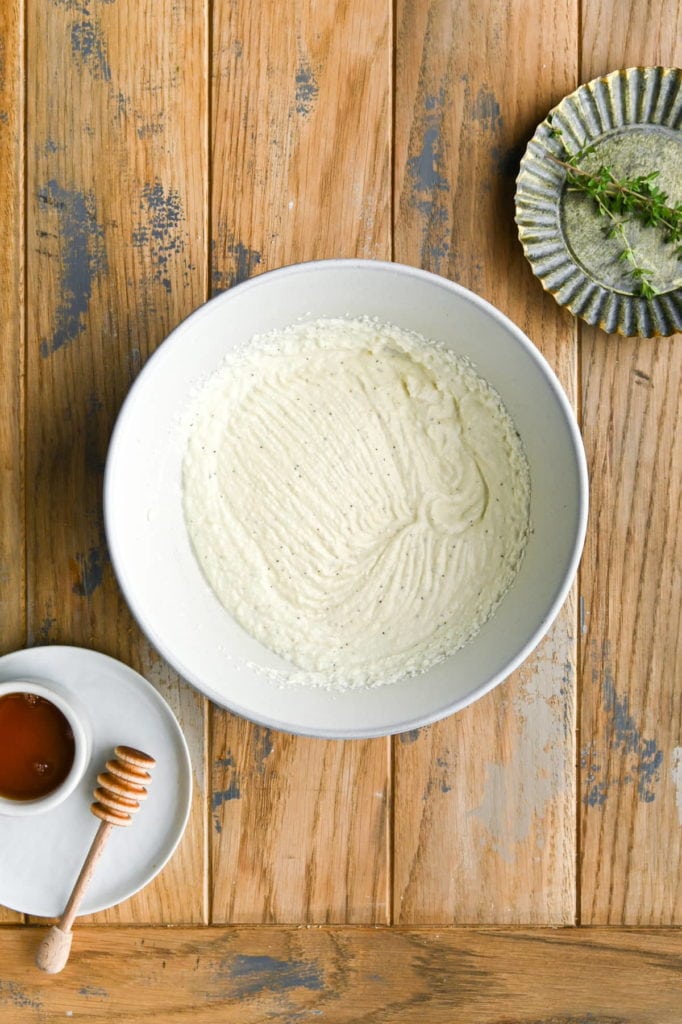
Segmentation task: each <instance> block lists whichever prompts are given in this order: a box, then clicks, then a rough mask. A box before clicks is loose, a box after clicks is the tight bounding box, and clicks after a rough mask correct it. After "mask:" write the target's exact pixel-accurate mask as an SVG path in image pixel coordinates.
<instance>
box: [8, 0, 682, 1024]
mask: <svg viewBox="0 0 682 1024" xmlns="http://www.w3.org/2000/svg"><path fill="white" fill-rule="evenodd" d="M681 62H682V0H582V3H580V2H576V0H431V2H429V0H396V2H395V3H393V2H392V0H154V2H148V3H142V2H140V0H3V3H2V5H1V7H0V145H1V146H2V157H1V159H0V200H1V211H2V225H3V245H2V247H0V267H1V273H0V277H1V279H2V281H3V289H2V297H1V299H0V302H1V317H0V332H1V335H0V339H1V340H0V410H1V413H0V645H1V647H2V650H3V652H4V651H9V650H12V649H16V648H21V647H25V646H27V645H28V646H30V645H37V644H53V643H69V644H79V645H84V646H88V647H94V648H96V649H98V650H101V651H104V652H106V653H109V654H111V655H114V656H115V657H117V658H120V659H122V660H123V661H125V662H127V663H129V664H131V665H132V666H134V667H135V668H136V669H138V670H139V671H140V672H142V673H143V674H144V675H145V676H146V677H147V678H148V679H149V680H151V681H152V683H153V684H154V685H155V686H157V687H158V689H159V690H160V692H161V693H162V694H163V695H164V697H166V699H167V700H169V702H170V703H171V705H172V707H173V708H174V710H175V712H176V714H177V715H178V718H179V720H180V722H181V724H182V727H183V729H184V731H185V734H186V736H187V739H188V741H189V744H190V747H191V752H192V758H193V765H194V781H195V796H194V803H193V808H192V814H191V819H190V824H189V827H188V829H187V832H186V834H185V837H184V839H183V841H182V844H181V846H180V848H179V850H178V852H177V853H176V855H175V857H174V859H173V860H172V861H171V863H170V864H169V865H168V866H167V867H166V869H165V870H164V871H163V872H162V873H161V875H160V876H159V877H158V878H157V880H156V881H155V882H154V883H153V884H151V885H150V886H149V887H148V888H146V889H145V890H144V891H143V892H141V893H140V894H139V895H138V896H136V897H134V898H133V899H131V900H129V901H128V902H126V903H124V904H122V905H120V906H118V907H115V908H114V909H112V910H110V911H108V912H106V913H102V914H99V915H97V918H96V920H95V921H93V922H92V923H91V926H90V927H86V926H85V924H83V925H79V927H78V929H77V933H76V938H75V942H74V952H73V956H72V961H71V963H70V965H69V967H68V968H67V970H66V971H65V972H64V973H63V974H62V975H60V976H58V977H46V976H42V975H39V974H38V973H37V971H36V970H35V969H34V968H33V966H32V954H33V949H34V947H35V944H36V942H37V939H38V935H39V934H40V933H39V931H38V930H37V928H36V927H35V925H36V923H35V922H22V920H21V919H20V918H19V917H18V915H16V914H13V913H10V912H9V911H4V912H3V911H0V920H2V922H3V928H2V930H1V931H0V942H1V946H0V1021H2V1024H11V1022H15V1021H16V1022H21V1024H24V1022H32V1021H41V1022H43V1021H53V1020H54V1021H56V1020H62V1019H64V1018H65V1017H66V1018H68V1017H74V1019H75V1018H78V1019H79V1020H93V1021H94V1020H100V1019H101V1020H106V1021H109V1022H115V1021H139V1020H147V1019H154V1020H160V1021H163V1022H176V1021H181V1020H182V1021H185V1020H187V1021H189V1020H191V1021H193V1022H208V1021H211V1022H213V1021H221V1022H222V1021H235V1022H236V1021H239V1022H251V1021H254V1022H257V1021H258V1022H259V1021H265V1020H271V1019H272V1020H277V1021H302V1020H308V1019H310V1020H313V1019H317V1018H318V1017H319V1019H320V1020H321V1021H325V1022H342V1021H343V1022H346V1021H348V1022H349V1021H373V1022H379V1021H387V1022H401V1021H413V1020H415V1019H416V1020H423V1021H425V1022H441V1021H442V1022H448V1024H452V1022H475V1024H488V1022H490V1024H492V1022H496V1024H521V1022H523V1024H531V1022H532V1024H588V1022H589V1024H632V1022H650V1024H667V1022H676V1024H679V1022H680V1021H682V970H681V967H680V965H681V963H682V961H680V954H681V953H682V935H681V934H680V932H679V931H675V930H674V928H675V926H679V925H680V924H681V923H682V882H681V881H680V855H681V853H682V685H680V682H679V679H678V676H679V673H680V670H681V669H682V646H681V643H680V635H681V628H680V627H681V625H682V623H681V621H680V620H681V594H682V586H681V575H680V574H681V566H682V526H681V523H682V516H681V511H682V504H681V503H682V459H681V458H680V449H679V439H678V438H677V436H676V435H677V433H678V429H679V418H680V388H681V380H680V378H681V374H682V342H681V340H680V339H679V338H677V339H670V340H662V341H642V340H624V339H618V338H615V337H606V336H605V335H604V334H602V333H600V332H599V331H597V330H592V329H588V328H586V327H584V326H582V325H581V324H578V323H576V321H575V320H573V319H572V318H571V316H570V315H569V314H568V313H566V312H565V311H563V310H561V309H559V308H558V307H557V306H556V305H555V303H554V301H553V300H552V299H551V298H550V297H548V296H546V295H545V294H544V293H543V292H542V289H541V287H540V285H539V284H538V282H537V281H536V280H535V279H534V277H533V276H532V274H531V272H530V270H529V268H528V266H527V265H526V262H525V260H524V257H523V255H522V252H521V248H520V245H519V243H518V240H517V238H516V233H515V230H514V224H513V192H514V177H515V173H516V169H517V166H518V161H519V157H520V154H521V153H522V151H523V149H524V147H525V144H526V141H527V140H528V138H529V136H530V135H531V133H532V131H533V129H534V127H535V125H536V123H537V122H538V121H540V120H541V119H542V118H543V117H544V116H545V114H546V113H547V111H548V110H549V108H550V107H551V106H552V105H553V104H554V103H556V102H557V101H558V100H559V99H560V98H561V97H562V96H563V95H565V94H566V93H568V92H570V91H571V90H572V89H573V88H574V87H575V86H576V85H577V84H578V83H579V82H580V81H586V80H588V79H590V78H593V77H594V76H596V75H599V74H602V73H605V72H607V71H610V70H613V69H615V68H619V67H628V66H631V65H635V64H656V63H659V64H664V65H675V64H679V63H681ZM331 256H364V257H372V258H381V259H395V260H398V261H401V262H404V263H409V264H414V265H417V266H423V267H426V268H428V269H430V270H434V271H437V272H439V273H441V274H443V275H445V276H446V277H449V278H452V279H453V280H456V281H459V282H460V283H462V284H464V285H466V286H467V287H469V288H472V289H474V290H475V291H477V292H478V293H479V294H481V295H483V296H485V297H486V298H487V299H489V300H490V301H492V302H493V303H495V305H497V306H498V307H499V308H500V309H502V310H503V311H504V312H505V313H507V314H508V315H509V316H510V317H511V318H512V319H513V320H515V321H516V322H517V323H518V324H519V325H520V326H521V327H522V328H523V330H525V331H526V332H527V333H528V335H529V336H530V337H531V338H532V339H533V340H534V341H535V343H536V344H537V345H538V346H539V347H540V348H541V349H542V351H543V352H544V353H545V355H546V356H547V358H548V359H549V361H550V362H551V364H552V365H553V367H554V368H555V369H556V371H557V372H558V374H559V376H560V377H561V379H562V381H563V384H564V386H565V388H566V389H567V391H568V394H569V396H570V397H571V399H572V401H573V402H574V403H575V405H576V408H577V411H578V414H579V417H580V422H581V426H582V430H583V434H584V438H585V444H586V447H587V453H588V460H589V468H590V476H591V481H592V511H591V517H590V527H589V535H588V540H587V546H586V549H585V554H584V558H583V561H582V568H581V572H580V578H579V581H578V585H577V587H576V588H575V589H574V592H573V594H572V596H571V598H570V600H569V601H568V602H567V604H566V606H565V608H564V610H563V612H562V614H561V615H560V617H559V619H558V621H557V622H556V624H555V625H554V627H553V628H552V630H551V633H550V635H549V636H548V637H547V639H546V640H545V642H544V643H543V644H542V645H541V646H540V648H539V649H538V651H537V652H536V654H535V655H534V656H533V657H532V658H531V659H530V660H529V661H528V662H527V663H526V665H525V666H524V667H523V668H522V669H521V670H520V671H518V672H517V673H516V674H515V676H514V677H513V678H511V679H510V680H508V681H507V682H506V683H504V684H503V685H502V686H500V687H499V688H498V689H497V690H496V691H495V692H494V693H492V694H490V695H489V696H487V697H485V698H484V699H483V700H481V701H479V702H478V703H477V704H476V705H475V706H473V707H471V708H469V709H468V710H466V711H464V712H462V713H460V714H458V715H456V716H454V717H452V718H450V719H448V720H446V721H444V722H442V723H440V724H438V725H435V726H432V727H430V728H427V729H422V730H418V731H415V732H413V733H409V734H407V735H403V736H400V737H397V738H394V739H392V740H391V739H386V740H372V741H369V742H365V741H363V742H344V743H342V742H322V741H319V740H309V739H300V738H295V737H293V736H289V735H283V734H278V733H275V732H271V731H268V730H265V729H262V728H259V727H258V726H255V725H251V724H250V723H248V722H245V721H242V720H240V719H238V718H236V717H234V716H232V715H230V714H228V713H226V712H224V711H221V710H219V709H217V708H214V707H211V706H209V704H208V703H207V702H206V701H205V700H204V699H203V698H202V697H201V696H200V695H199V694H198V693H197V692H196V691H194V690H193V689H191V688H190V687H189V686H188V685H186V684H185V683H184V682H183V681H182V680H180V679H178V677H177V676H176V675H175V674H174V673H173V671H172V670H171V669H170V668H169V666H168V665H167V664H166V663H165V662H164V661H163V660H162V659H161V658H160V657H159V655H158V654H156V653H155V651H154V650H153V649H152V648H151V647H150V646H149V644H148V643H147V642H146V641H145V639H144V638H143V637H142V636H141V635H140V632H139V631H138V629H137V628H136V627H135V626H134V624H133V622H132V620H131V618H130V615H129V613H128V611H127V608H126V605H125V603H124V601H123V599H122V597H121V594H120V592H119V590H118V588H117V584H116V581H115V579H114V576H113V573H112V569H111V566H110V564H109V560H108V556H107V549H106V545H105V541H104V537H103V532H102V506H101V491H102V470H103V466H104V460H105V456H106V451H107V443H108V439H109V435H110V432H111V428H112V424H113V422H114V419H115V416H116V413H117V411H118V409H119V407H120V405H121V402H122V400H123V398H124V396H125V394H126V392H127V390H128V388H129V387H130V385H131V383H132V381H133V380H134V379H135V376H136V374H137V373H138V372H139V370H140V367H141V366H142V365H143V364H144V362H145V360H146V359H147V357H148V356H149V354H150V353H151V352H152V351H153V350H154V348H155V347H156V346H157V345H158V344H159V343H160V342H161V340H162V339H163V337H164V336H165V335H166V334H167V333H168V331H169V330H170V329H171V328H172V327H173V326H174V325H175V324H176V323H178V321H179V320H180V319H181V318H183V317H184V316H185V315H186V314H188V313H189V312H190V311H191V310H193V309H194V308H195V307H196V306H198V305H199V304H200V303H202V302H203V301H204V300H205V299H207V298H208V297H209V296H210V295H211V294H215V293H216V292H217V291H220V290H222V289H226V288H229V287H231V286H232V285H234V284H235V283H237V282H238V281H241V280H243V279H244V278H246V277H248V276H249V275H251V274H256V273H260V272H261V271H264V270H266V269H269V268H273V267H277V266H281V265H283V264H287V263H292V262H295V261H298V260H306V259H311V258H316V257H331ZM32 925H33V927H32ZM576 925H578V926H579V927H574V926H576ZM168 926H173V927H168ZM207 926H210V927H207Z"/></svg>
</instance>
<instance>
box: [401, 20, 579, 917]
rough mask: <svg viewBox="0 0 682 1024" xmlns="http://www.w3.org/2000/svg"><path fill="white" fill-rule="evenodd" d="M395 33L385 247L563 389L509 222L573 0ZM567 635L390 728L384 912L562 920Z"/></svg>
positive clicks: (566, 70)
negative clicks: (516, 341)
mask: <svg viewBox="0 0 682 1024" xmlns="http://www.w3.org/2000/svg"><path fill="white" fill-rule="evenodd" d="M396 40H397V54H396V60H397V65H396V66H397V80H396V131H395V146H396V159H395V165H396V201H395V210H396V222H395V254H396V259H398V260H400V261H401V262H405V263H415V264H420V265H421V266H423V267H426V268H427V269H429V270H433V271H436V272H438V273H441V274H443V275H445V276H446V277H449V278H451V279H453V280H456V281H458V282H459V283H461V284H463V285H466V286H467V287H469V288H471V289H473V290H474V291H476V292H478V293H479V294H480V295H482V296H484V297H485V298H487V299H489V300H490V301H491V302H493V303H494V304H495V305H496V306H497V307H498V308H500V309H501V310H502V311H503V312H505V313H506V314H507V315H509V316H510V317H511V318H512V319H513V320H514V321H515V322H516V323H517V324H518V325H519V326H520V327H521V328H522V329H523V330H525V331H526V333H527V334H528V335H529V337H530V338H531V339H532V340H533V341H534V342H535V343H536V344H537V345H538V346H539V347H540V348H541V349H542V351H543V353H544V354H545V356H546V357H547V358H548V359H549V361H550V363H551V364H552V366H553V367H554V368H555V370H556V371H557V373H558V374H559V376H560V378H561V380H562V382H563V384H564V386H565V388H566V389H567V392H568V394H569V396H570V397H571V398H575V394H576V387H575V385H576V375H577V364H576V346H575V338H574V329H573V325H572V322H571V320H570V318H569V317H568V315H567V314H565V313H564V312H562V311H560V310H558V309H557V307H556V305H555V304H554V302H553V300H552V299H551V298H548V296H546V295H545V294H544V293H542V292H541V289H540V286H539V285H538V283H537V281H535V280H534V278H533V277H532V275H531V273H530V270H529V268H528V267H527V265H526V263H525V260H524V258H523V255H522V252H521V249H520V246H519V243H518V240H517V237H516V232H515V227H514V222H513V213H514V206H513V193H514V178H515V175H516V171H517V169H518V161H519V158H520V156H521V154H522V152H523V150H524V148H525V145H526V142H527V140H528V138H529V137H530V135H531V134H532V132H533V130H534V127H535V125H536V124H537V122H538V121H540V120H541V119H542V118H543V117H544V116H545V114H546V112H547V110H548V109H549V108H550V107H551V106H552V105H553V103H555V102H556V101H557V100H559V99H560V98H561V96H562V95H563V94H564V93H566V92H568V91H570V90H571V89H572V88H573V87H574V86H575V84H576V81H575V76H576V58H575V54H576V52H577V12H576V9H575V5H574V4H573V3H572V2H570V0H563V2H561V3H559V4H558V5H557V4H556V3H554V2H550V0H542V2H539V3H538V2H536V0H534V2H530V0H526V2H518V3H515V4H489V5H483V6H482V5H481V4H480V3H476V2H473V0H471V2H463V3H459V4H450V3H446V2H442V0H433V2H430V3H423V4H413V3H410V2H408V0H399V3H398V7H397V31H396ZM575 633H576V630H575V604H574V599H573V598H571V599H569V601H568V602H567V604H566V606H565V608H564V611H563V612H562V614H561V615H560V617H559V619H558V620H557V622H556V624H555V626H554V628H553V629H552V631H551V633H550V635H549V637H548V638H547V639H546V640H545V641H544V643H543V644H542V645H541V647H540V648H539V649H538V651H537V653H536V655H535V656H534V657H533V658H531V659H530V660H529V661H528V662H527V663H526V665H525V666H524V667H523V669H522V670H521V671H519V672H517V673H516V674H515V676H514V677H513V678H512V679H510V680H508V681H507V682H505V683H504V684H503V685H502V686H501V687H499V688H498V689H497V690H496V691H495V692H493V693H491V694H489V695H488V696H487V697H485V698H484V699H483V700H481V701H480V702H478V703H477V704H476V705H474V706H472V707H471V708H468V709H466V710H465V711H464V712H461V713H460V714H458V715H456V716H455V717H454V718H451V719H449V720H446V721H444V722H442V723H439V724H438V725H436V726H432V727H430V728H429V729H425V730H422V731H421V732H419V733H417V734H414V735H406V736H403V737H400V738H398V739H396V741H395V822H396V825H395V890H394V891H395V906H396V908H397V909H396V920H397V921H399V922H401V923H405V924H408V923H419V924H425V923H432V922H433V923H436V922H438V923H449V922H454V923H458V924H462V923H488V922H496V923H524V924H527V923H531V924H547V923H552V924H568V923H573V920H574V914H575V780H574V734H573V725H574V711H575V655H576V650H575V647H576V640H575Z"/></svg>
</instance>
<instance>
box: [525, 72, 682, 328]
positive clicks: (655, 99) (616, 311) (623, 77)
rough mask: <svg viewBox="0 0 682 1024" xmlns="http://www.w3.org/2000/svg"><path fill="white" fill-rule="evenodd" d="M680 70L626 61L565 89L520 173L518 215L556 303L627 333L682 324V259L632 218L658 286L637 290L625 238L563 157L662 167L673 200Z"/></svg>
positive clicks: (641, 168) (679, 165) (625, 171)
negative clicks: (615, 233)
mask: <svg viewBox="0 0 682 1024" xmlns="http://www.w3.org/2000/svg"><path fill="white" fill-rule="evenodd" d="M681 85H682V71H681V70H680V69H679V68H660V67H650V68H627V69H623V70H619V71H613V72H612V73H611V74H608V75H606V76H604V77H603V78H595V79H594V80H593V81H591V82H588V83H587V84H586V85H581V86H580V87H579V88H578V89H576V91H575V92H573V93H571V94H570V95H569V96H566V97H565V98H564V99H563V100H561V102H560V103H559V104H558V105H557V106H556V107H554V109H553V110H551V111H550V113H549V114H548V116H547V117H546V118H545V120H544V121H543V122H542V123H541V124H540V125H538V127H537V129H536V131H535V134H534V135H533V138H532V139H531V140H530V142H529V144H528V147H527V149H526V152H525V154H524V156H523V159H522V161H521V167H520V170H519V175H518V178H517V181H516V223H517V226H518V231H519V238H520V240H521V244H522V246H523V250H524V252H525V254H526V257H527V259H528V261H529V262H530V265H531V267H532V269H533V273H534V274H535V275H536V277H538V278H539V280H540V282H541V284H542V286H543V288H545V290H546V291H548V292H551V294H552V295H553V296H554V298H555V299H556V301H557V302H558V303H559V304H560V305H562V306H565V307H566V308H567V309H569V310H570V311H571V312H572V313H574V314H575V315H576V316H579V317H581V319H583V320H585V321H586V322H587V323H588V324H591V325H593V326H597V327H600V328H602V330H604V331H606V332H607V333H609V334H613V333H618V334H622V335H626V336H628V337H644V338H649V337H656V336H668V335H670V334H674V333H675V332H676V331H680V330H682V261H681V260H680V259H679V258H678V257H677V256H676V254H675V246H674V245H672V244H670V243H669V242H666V241H665V238H664V235H663V232H662V231H660V230H659V229H656V228H652V227H648V226H645V225H643V224H640V223H639V222H635V221H632V220H627V221H625V222H624V227H625V230H626V233H627V238H628V242H629V243H630V245H631V246H632V248H633V249H634V250H635V251H636V253H637V256H638V261H639V262H640V264H641V265H642V266H645V267H647V268H650V269H651V270H652V271H653V275H654V276H653V278H652V280H653V282H654V283H655V285H656V288H657V290H658V292H659V294H657V295H655V296H654V297H653V298H650V299H647V298H644V297H642V296H641V295H639V294H638V293H637V292H638V285H637V282H636V280H634V279H633V277H632V275H631V273H630V270H629V267H628V265H627V262H625V261H624V260H623V259H622V258H621V254H622V251H623V246H622V242H621V241H620V240H619V239H618V238H616V237H609V234H608V227H609V225H608V222H606V223H605V221H606V218H604V217H600V216H599V213H598V210H597V207H596V204H595V203H594V200H593V199H591V198H590V197H589V196H586V195H584V194H583V193H581V192H578V191H576V190H573V189H570V188H567V186H566V168H564V167H562V166H561V165H560V164H559V163H557V162H556V161H555V160H553V159H552V157H553V156H554V157H558V158H564V159H565V158H566V155H568V156H573V155H574V154H576V153H578V152H579V151H582V150H583V149H585V148H589V150H590V152H589V153H587V154H586V155H585V156H584V157H581V158H580V160H579V163H578V166H579V167H582V168H584V169H586V170H596V169H597V168H598V167H599V166H600V165H601V164H606V165H610V166H611V167H612V168H613V170H614V172H615V174H616V175H617V176H618V177H619V178H623V177H627V178H631V177H636V176H638V175H642V174H649V173H650V172H652V171H654V170H656V171H658V172H659V177H658V178H657V179H656V180H657V183H658V184H659V185H660V187H661V188H662V189H663V190H664V191H665V192H666V193H667V195H668V197H669V200H670V202H671V204H674V203H676V202H680V201H682V131H681V129H682V88H681Z"/></svg>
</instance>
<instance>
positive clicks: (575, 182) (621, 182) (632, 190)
mask: <svg viewBox="0 0 682 1024" xmlns="http://www.w3.org/2000/svg"><path fill="white" fill-rule="evenodd" d="M551 130H552V135H554V136H555V137H558V138H560V139H561V130H560V129H559V128H556V127H554V126H553V127H552V129H551ZM594 148H595V147H594V146H585V147H583V148H582V149H580V150H578V151H577V152H576V153H573V154H570V155H569V154H568V153H566V154H565V156H563V157H559V156H556V155H554V154H552V153H549V154H548V156H549V158H550V159H551V160H552V161H553V162H554V163H557V164H559V165H560V166H561V167H563V168H565V170H566V184H567V186H568V188H569V189H571V190H572V191H576V192H581V193H583V194H584V195H586V196H588V197H589V198H590V199H592V200H593V202H594V203H595V205H596V207H597V210H598V212H599V215H600V216H601V217H605V218H607V220H608V224H607V226H606V228H605V231H606V235H607V237H609V238H616V239H618V241H619V242H620V245H621V253H620V256H619V259H621V260H623V261H624V262H626V263H628V264H629V270H630V275H631V277H632V278H633V281H634V283H635V285H636V287H637V292H638V294H639V295H641V296H642V297H643V298H645V299H652V298H654V296H656V295H658V294H659V290H658V288H657V287H656V285H655V284H654V282H653V280H652V278H653V276H654V273H655V272H654V270H652V269H651V268H650V267H645V266H643V265H642V263H641V261H640V259H639V257H638V255H637V253H636V251H635V250H634V248H633V246H632V244H631V243H630V241H629V239H628V236H627V233H626V230H625V224H626V223H627V222H628V221H629V220H635V221H638V222H639V223H640V224H643V225H644V226H645V227H649V228H653V229H656V230H658V231H659V232H660V234H661V237H662V239H663V241H664V242H665V243H667V244H670V245H672V246H673V247H674V249H673V252H674V254H675V257H676V258H677V259H682V202H677V203H671V201H670V199H669V197H668V195H667V193H666V192H664V190H663V189H662V188H661V187H660V185H659V184H658V180H657V179H658V178H659V176H660V171H651V172H650V173H649V174H640V175H637V176H635V177H630V178H627V177H625V178H619V177H618V176H617V175H616V173H615V171H614V169H613V167H612V166H610V165H609V164H601V165H600V166H599V167H598V168H596V169H595V170H586V169H585V168H583V167H579V166H578V164H579V163H580V161H581V160H582V159H583V158H584V157H586V156H588V155H589V154H590V153H593V152H594Z"/></svg>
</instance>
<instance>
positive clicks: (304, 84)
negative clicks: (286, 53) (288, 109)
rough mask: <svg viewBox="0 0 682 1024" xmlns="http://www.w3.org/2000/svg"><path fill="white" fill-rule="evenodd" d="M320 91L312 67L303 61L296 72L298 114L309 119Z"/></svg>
mask: <svg viewBox="0 0 682 1024" xmlns="http://www.w3.org/2000/svg"><path fill="white" fill-rule="evenodd" d="M319 91H320V89H319V86H318V84H317V79H316V78H315V72H314V71H313V68H312V65H311V64H310V62H309V61H307V60H305V59H304V60H302V61H301V63H300V65H299V67H298V70H297V72H296V113H297V114H300V115H301V116H302V117H307V116H308V114H310V113H311V111H312V110H313V108H314V106H315V103H316V101H317V97H318V94H319Z"/></svg>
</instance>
